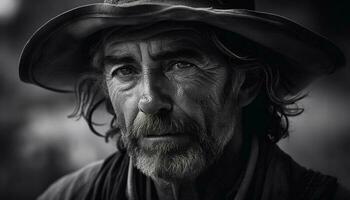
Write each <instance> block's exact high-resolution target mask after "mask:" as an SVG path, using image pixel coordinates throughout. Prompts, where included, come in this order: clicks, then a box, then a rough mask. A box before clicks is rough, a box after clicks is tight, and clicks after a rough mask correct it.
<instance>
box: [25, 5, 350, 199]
mask: <svg viewBox="0 0 350 200" xmlns="http://www.w3.org/2000/svg"><path fill="white" fill-rule="evenodd" d="M243 9H244V10H243ZM253 9H254V3H253V2H252V1H243V0H242V1H239V0H237V1H231V2H229V1H219V0H218V1H205V0H202V1H181V0H172V1H161V0H149V1H146V0H138V1H119V2H117V1H107V2H105V3H101V4H92V5H88V6H84V7H80V8H77V9H74V10H71V11H68V12H66V13H64V14H62V15H60V16H58V17H57V18H55V19H53V20H51V21H50V22H48V23H47V24H46V25H45V26H43V27H42V28H41V29H40V30H39V31H38V32H37V33H36V34H35V35H34V36H33V37H32V38H31V40H30V41H29V43H28V44H27V46H26V48H25V49H24V51H23V54H22V57H21V62H20V77H21V79H22V80H23V81H25V82H29V83H34V84H37V85H39V86H41V87H44V88H47V89H51V90H55V91H61V92H62V91H74V92H75V93H76V96H77V102H78V103H77V107H76V110H75V112H74V113H73V116H78V117H84V118H85V119H86V120H87V122H88V124H89V126H90V128H91V130H92V131H93V132H94V133H96V134H98V135H100V133H98V132H97V131H96V130H95V129H94V122H93V121H92V116H93V113H94V111H95V110H96V109H97V108H98V107H99V105H101V104H105V105H106V111H107V112H108V113H110V114H111V115H112V116H113V119H112V121H111V128H110V130H109V131H108V132H107V133H106V134H104V137H105V138H106V139H111V140H112V141H115V143H116V146H117V148H118V151H117V152H116V153H115V154H113V155H111V156H110V157H109V158H107V159H106V160H105V161H103V162H99V163H94V164H92V165H89V166H87V167H85V168H83V169H81V170H79V171H77V172H75V173H73V174H70V175H67V176H65V177H64V178H62V179H60V180H59V181H58V182H56V183H55V184H53V185H52V186H51V187H50V188H49V189H48V190H47V191H46V192H45V193H44V194H43V195H42V196H41V197H40V199H129V200H137V199H147V200H150V199H171V200H178V199H208V200H209V199H237V200H243V199H259V200H260V199H261V200H270V199H342V198H343V199H345V198H346V197H350V196H347V195H348V194H346V191H345V190H343V189H342V187H341V186H339V185H338V183H337V181H336V179H335V178H333V177H330V176H326V175H322V174H320V173H316V172H314V171H312V170H307V169H305V168H303V167H301V166H299V165H298V164H297V163H295V162H294V161H293V160H292V159H291V158H290V157H289V156H288V155H286V154H285V153H283V152H282V151H281V150H280V149H279V148H278V147H277V146H276V144H275V143H276V142H277V141H279V140H280V139H281V138H283V137H286V136H288V117H289V116H295V115H298V114H300V113H301V112H302V110H301V109H298V108H297V107H293V105H294V103H295V102H296V101H298V100H300V99H301V98H302V97H303V96H302V95H301V93H300V91H301V90H302V89H303V88H304V87H305V86H306V85H307V84H308V83H309V82H310V81H312V80H313V79H315V78H316V77H319V76H320V75H323V74H327V73H330V72H332V71H334V70H336V69H338V68H339V67H341V66H342V65H343V64H344V58H343V55H342V53H341V52H340V51H339V50H338V49H337V47H335V46H334V45H333V44H332V43H330V42H329V41H327V40H326V39H324V38H322V37H320V36H318V35H316V34H314V33H312V32H311V31H309V30H307V29H305V28H303V27H301V26H299V25H297V24H295V23H293V22H291V21H289V20H287V19H285V18H282V17H279V16H276V15H272V14H267V13H259V12H256V11H254V10H253Z"/></svg>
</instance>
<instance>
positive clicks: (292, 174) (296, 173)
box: [272, 146, 350, 200]
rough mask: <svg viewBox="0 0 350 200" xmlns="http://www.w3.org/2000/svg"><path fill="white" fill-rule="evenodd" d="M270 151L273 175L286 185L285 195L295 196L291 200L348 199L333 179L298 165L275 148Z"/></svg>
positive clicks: (344, 191)
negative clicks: (272, 161)
mask: <svg viewBox="0 0 350 200" xmlns="http://www.w3.org/2000/svg"><path fill="white" fill-rule="evenodd" d="M272 151H273V154H274V156H273V157H274V160H275V161H274V168H273V174H275V175H276V173H277V174H279V175H278V177H279V178H278V179H280V182H279V183H281V182H285V183H286V184H285V186H286V185H288V186H287V187H288V192H287V193H289V194H295V197H294V198H292V199H310V200H311V199H318V200H321V199H335V200H343V199H350V198H349V196H346V194H347V192H346V190H344V189H343V188H342V187H341V186H339V184H338V181H337V179H336V178H335V177H332V176H328V175H325V174H322V173H320V172H317V171H314V170H311V169H307V168H305V167H303V166H301V165H299V164H298V163H297V162H295V161H294V160H293V159H292V158H291V157H290V156H289V155H287V154H286V153H285V152H283V151H282V150H281V149H280V148H279V147H277V146H274V147H273V148H272ZM278 172H279V173H278ZM281 179H283V180H281ZM292 196H293V195H292ZM345 197H346V198H345Z"/></svg>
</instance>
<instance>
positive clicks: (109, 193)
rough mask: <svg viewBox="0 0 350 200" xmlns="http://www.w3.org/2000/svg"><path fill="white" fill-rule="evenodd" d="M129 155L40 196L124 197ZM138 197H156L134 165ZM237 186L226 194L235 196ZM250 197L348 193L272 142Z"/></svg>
mask: <svg viewBox="0 0 350 200" xmlns="http://www.w3.org/2000/svg"><path fill="white" fill-rule="evenodd" d="M128 167H129V157H128V156H127V155H126V154H125V153H115V154H113V155H112V156H111V157H109V158H108V159H106V161H104V163H103V164H102V162H98V163H95V164H92V165H89V166H87V167H85V168H83V169H81V170H79V171H77V172H75V173H73V174H70V175H67V176H65V177H63V178H61V179H60V180H59V181H57V182H56V183H55V184H53V185H52V186H51V187H50V188H49V189H48V190H47V191H46V192H45V193H44V194H42V195H41V196H40V197H39V200H46V199H48V200H56V199H57V200H73V199H74V200H81V199H118V200H124V199H125V200H127V197H126V184H127V174H128ZM133 171H134V173H135V174H136V175H135V181H134V183H135V185H136V186H135V187H134V188H136V190H137V191H134V192H135V193H136V196H137V197H138V199H146V200H150V199H157V195H156V192H155V188H154V185H153V183H152V181H151V179H150V178H148V177H146V176H144V175H143V174H142V173H140V172H139V171H138V170H137V169H133ZM235 190H236V188H234V187H233V190H232V191H231V192H230V193H229V194H227V195H226V199H234V196H235V194H236V193H235V192H236V191H235ZM248 191H249V192H248V196H246V197H245V199H249V200H274V199H276V200H299V199H300V200H323V199H324V200H330V199H334V200H342V199H350V195H349V194H347V192H346V191H345V190H343V189H341V188H340V187H339V186H338V184H337V181H336V179H335V178H333V177H330V176H326V175H322V174H320V173H318V172H314V171H312V170H308V169H305V168H304V167H301V166H300V165H298V164H297V163H296V162H295V161H293V160H292V159H291V157H290V156H288V155H287V154H285V153H284V152H283V151H281V150H280V149H279V147H278V146H277V145H275V144H272V143H262V144H260V152H259V157H258V162H257V165H256V167H255V171H254V176H253V180H252V182H251V183H250V186H249V190H248Z"/></svg>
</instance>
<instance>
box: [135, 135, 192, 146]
mask: <svg viewBox="0 0 350 200" xmlns="http://www.w3.org/2000/svg"><path fill="white" fill-rule="evenodd" d="M190 143H191V138H190V135H189V134H185V133H166V134H161V135H148V136H146V137H143V138H142V139H141V140H140V141H139V144H140V146H141V147H142V148H144V149H158V148H160V149H164V148H162V147H166V148H167V149H169V150H170V149H173V148H176V149H178V148H184V147H186V146H188V145H189V144H190Z"/></svg>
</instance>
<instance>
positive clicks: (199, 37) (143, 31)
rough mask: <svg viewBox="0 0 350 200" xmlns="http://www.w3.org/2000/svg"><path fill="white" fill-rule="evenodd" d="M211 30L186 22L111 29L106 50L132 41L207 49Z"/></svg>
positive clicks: (166, 47) (105, 41) (105, 43)
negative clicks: (186, 23) (185, 23)
mask: <svg viewBox="0 0 350 200" xmlns="http://www.w3.org/2000/svg"><path fill="white" fill-rule="evenodd" d="M209 31H210V30H209V29H207V28H205V27H199V26H190V25H184V24H170V25H164V24H161V25H153V26H147V27H136V28H135V27H124V28H118V29H114V30H112V31H110V32H109V33H107V34H106V36H105V38H104V41H103V43H104V51H105V52H106V51H108V50H110V49H111V48H118V46H119V47H120V46H122V45H123V44H126V43H131V42H140V41H142V42H152V43H153V44H157V45H155V49H154V51H156V50H159V51H161V50H167V49H169V48H176V47H179V46H186V47H193V48H198V49H202V50H204V49H207V48H206V47H208V45H210V44H209V42H208V39H207V36H208V34H209V33H208V32H209Z"/></svg>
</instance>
